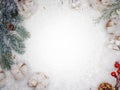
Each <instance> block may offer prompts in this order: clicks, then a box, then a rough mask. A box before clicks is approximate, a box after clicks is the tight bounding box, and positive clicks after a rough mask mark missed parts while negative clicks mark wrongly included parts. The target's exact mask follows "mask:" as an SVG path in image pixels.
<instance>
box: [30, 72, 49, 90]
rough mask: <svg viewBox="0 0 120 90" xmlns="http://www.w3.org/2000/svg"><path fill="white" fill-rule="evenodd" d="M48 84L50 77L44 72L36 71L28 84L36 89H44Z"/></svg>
mask: <svg viewBox="0 0 120 90" xmlns="http://www.w3.org/2000/svg"><path fill="white" fill-rule="evenodd" d="M47 85H48V77H47V76H46V75H45V74H44V73H41V72H40V73H35V74H34V75H33V76H32V77H31V78H30V79H29V80H28V86H29V87H32V88H34V89H35V90H44V89H45V88H46V87H47Z"/></svg>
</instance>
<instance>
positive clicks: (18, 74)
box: [11, 65, 24, 80]
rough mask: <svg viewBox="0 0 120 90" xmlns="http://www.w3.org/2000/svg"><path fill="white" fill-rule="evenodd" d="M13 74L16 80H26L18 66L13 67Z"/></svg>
mask: <svg viewBox="0 0 120 90" xmlns="http://www.w3.org/2000/svg"><path fill="white" fill-rule="evenodd" d="M11 73H12V75H13V77H14V78H15V79H16V80H20V79H23V78H24V75H23V74H22V73H21V71H20V70H19V67H18V66H17V65H12V68H11Z"/></svg>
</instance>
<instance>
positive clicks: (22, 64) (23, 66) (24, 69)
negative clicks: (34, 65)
mask: <svg viewBox="0 0 120 90" xmlns="http://www.w3.org/2000/svg"><path fill="white" fill-rule="evenodd" d="M17 65H18V67H19V70H20V71H21V73H22V74H23V75H27V74H28V73H29V72H30V70H29V67H28V65H27V64H26V63H25V62H22V61H21V62H18V63H17Z"/></svg>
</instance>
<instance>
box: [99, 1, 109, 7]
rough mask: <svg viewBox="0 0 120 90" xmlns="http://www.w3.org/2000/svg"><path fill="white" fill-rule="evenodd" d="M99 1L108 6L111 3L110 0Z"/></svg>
mask: <svg viewBox="0 0 120 90" xmlns="http://www.w3.org/2000/svg"><path fill="white" fill-rule="evenodd" d="M101 3H102V4H103V5H105V6H109V5H110V4H111V2H110V0H101Z"/></svg>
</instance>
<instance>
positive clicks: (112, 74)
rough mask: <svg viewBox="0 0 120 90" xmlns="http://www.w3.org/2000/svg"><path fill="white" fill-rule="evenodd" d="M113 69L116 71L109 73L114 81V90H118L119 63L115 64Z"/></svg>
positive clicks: (119, 82) (119, 79) (119, 80)
mask: <svg viewBox="0 0 120 90" xmlns="http://www.w3.org/2000/svg"><path fill="white" fill-rule="evenodd" d="M114 67H115V68H116V69H117V70H116V71H113V72H111V76H113V77H114V78H115V79H116V85H115V90H118V88H119V86H118V85H119V84H120V63H119V62H115V64H114Z"/></svg>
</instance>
